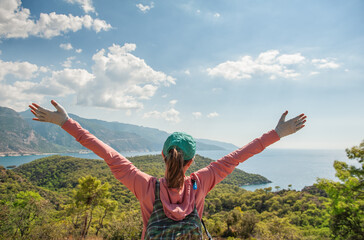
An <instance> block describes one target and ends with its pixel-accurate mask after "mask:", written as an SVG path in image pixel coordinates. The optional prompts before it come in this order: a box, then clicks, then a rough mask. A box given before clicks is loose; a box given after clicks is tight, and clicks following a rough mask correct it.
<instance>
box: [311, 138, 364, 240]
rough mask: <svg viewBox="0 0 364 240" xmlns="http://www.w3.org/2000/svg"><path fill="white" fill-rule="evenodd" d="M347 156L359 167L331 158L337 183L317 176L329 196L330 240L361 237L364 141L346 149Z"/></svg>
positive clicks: (363, 203)
mask: <svg viewBox="0 0 364 240" xmlns="http://www.w3.org/2000/svg"><path fill="white" fill-rule="evenodd" d="M346 153H347V156H348V158H349V159H355V160H358V162H359V165H360V167H356V166H349V165H348V164H347V163H345V162H340V161H335V162H334V168H335V170H336V176H337V177H338V178H339V179H340V182H335V181H330V180H327V179H319V185H318V186H319V188H321V189H323V190H325V191H326V193H327V194H328V196H329V198H330V205H329V210H330V215H331V220H330V229H331V231H332V234H333V237H334V239H348V240H360V239H364V237H363V236H364V141H363V142H362V143H361V144H360V145H359V146H354V147H352V148H351V149H346Z"/></svg>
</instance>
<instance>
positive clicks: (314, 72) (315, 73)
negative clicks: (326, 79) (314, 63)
mask: <svg viewBox="0 0 364 240" xmlns="http://www.w3.org/2000/svg"><path fill="white" fill-rule="evenodd" d="M317 74H320V72H316V71H312V72H310V76H314V75H317Z"/></svg>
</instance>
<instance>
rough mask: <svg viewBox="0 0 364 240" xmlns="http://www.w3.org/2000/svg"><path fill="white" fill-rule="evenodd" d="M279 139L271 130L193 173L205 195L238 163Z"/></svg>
mask: <svg viewBox="0 0 364 240" xmlns="http://www.w3.org/2000/svg"><path fill="white" fill-rule="evenodd" d="M279 139H280V138H279V136H278V134H277V133H276V131H274V130H271V131H269V132H268V133H265V134H263V135H262V136H261V137H260V138H256V139H254V140H253V141H251V142H250V143H249V144H247V145H245V146H244V147H242V148H240V149H238V150H236V151H234V152H232V153H230V154H228V155H226V156H224V157H222V158H221V159H219V160H217V161H215V162H212V163H211V164H210V165H208V166H207V167H205V168H203V169H200V170H199V171H197V172H195V175H196V177H197V178H198V179H199V180H200V182H201V186H202V188H203V191H204V193H205V195H207V193H208V192H209V191H210V190H211V189H212V188H213V187H214V186H215V185H216V184H218V183H219V182H221V181H222V180H223V179H224V178H225V177H227V176H228V175H229V174H230V173H232V171H233V170H234V169H235V167H236V166H238V165H239V163H242V162H244V161H245V160H247V159H248V158H250V157H251V156H254V155H255V154H258V153H260V152H262V151H263V150H264V149H265V148H266V147H268V146H269V145H271V144H273V143H275V142H277V141H278V140H279Z"/></svg>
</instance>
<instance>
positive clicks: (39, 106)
mask: <svg viewBox="0 0 364 240" xmlns="http://www.w3.org/2000/svg"><path fill="white" fill-rule="evenodd" d="M32 104H33V105H34V106H36V107H37V108H40V106H39V105H38V104H36V103H32Z"/></svg>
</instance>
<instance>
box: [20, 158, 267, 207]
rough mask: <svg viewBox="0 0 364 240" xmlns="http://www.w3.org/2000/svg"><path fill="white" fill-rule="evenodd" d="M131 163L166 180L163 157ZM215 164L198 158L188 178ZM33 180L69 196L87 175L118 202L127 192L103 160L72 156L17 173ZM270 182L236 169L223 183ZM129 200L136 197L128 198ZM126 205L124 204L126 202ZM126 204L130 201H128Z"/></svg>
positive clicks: (48, 160) (40, 161) (32, 164)
mask: <svg viewBox="0 0 364 240" xmlns="http://www.w3.org/2000/svg"><path fill="white" fill-rule="evenodd" d="M129 160H130V161H131V162H132V163H133V164H134V165H135V166H136V167H137V168H139V169H140V170H142V171H144V172H146V173H148V174H150V175H152V176H155V177H162V176H164V162H163V160H162V156H161V155H147V156H138V157H131V158H129ZM212 161H213V160H211V159H208V158H204V157H201V156H199V155H197V156H196V159H195V164H192V165H191V167H190V169H189V170H188V171H187V173H186V174H187V175H188V174H190V173H192V172H194V171H197V170H198V169H201V168H203V167H205V166H207V165H208V164H210V163H211V162H212ZM14 171H15V172H16V173H19V174H21V175H23V176H25V177H26V178H27V179H29V181H30V182H32V183H33V184H34V185H36V186H40V187H44V188H47V189H49V190H54V191H58V192H65V193H67V192H68V191H69V190H70V189H73V188H74V187H75V186H76V185H77V184H78V179H79V178H80V177H83V176H86V175H92V176H94V177H97V178H98V179H100V180H101V181H106V182H109V183H110V184H112V185H113V188H112V190H111V191H112V193H113V196H114V198H115V199H124V195H125V194H120V192H124V191H125V190H126V188H125V187H124V186H123V185H122V184H120V183H119V182H118V181H117V180H116V179H115V178H114V176H113V175H112V173H111V171H110V169H109V167H108V166H107V164H106V163H105V162H104V161H102V160H92V159H81V158H74V157H69V156H58V155H55V156H50V157H45V158H41V159H38V160H35V161H32V162H30V163H27V164H23V165H21V166H19V167H17V168H15V169H14ZM269 182H270V181H269V180H268V179H266V178H265V177H263V176H260V175H258V174H251V173H246V172H244V171H242V170H240V169H235V170H234V172H233V173H232V174H230V175H229V176H228V177H227V178H226V179H224V180H223V181H222V183H225V184H230V185H234V186H242V185H250V184H262V183H269ZM127 197H128V198H130V197H133V196H132V194H130V195H129V194H127ZM123 201H124V200H123ZM125 201H126V200H125Z"/></svg>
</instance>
